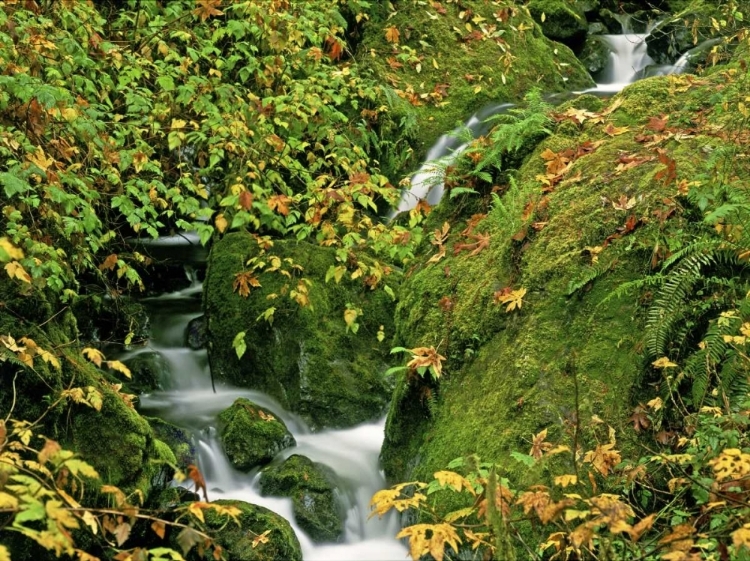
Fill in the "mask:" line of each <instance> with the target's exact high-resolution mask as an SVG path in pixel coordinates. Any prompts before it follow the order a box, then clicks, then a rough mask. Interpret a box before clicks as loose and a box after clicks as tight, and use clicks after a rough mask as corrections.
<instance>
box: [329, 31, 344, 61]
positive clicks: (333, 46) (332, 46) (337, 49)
mask: <svg viewBox="0 0 750 561" xmlns="http://www.w3.org/2000/svg"><path fill="white" fill-rule="evenodd" d="M326 43H327V44H328V56H329V57H330V58H331V60H339V59H340V58H341V54H342V53H343V51H344V48H343V46H342V45H341V42H340V41H339V40H338V39H337V38H336V37H334V36H332V35H329V36H328V37H326Z"/></svg>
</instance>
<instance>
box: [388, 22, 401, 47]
mask: <svg viewBox="0 0 750 561" xmlns="http://www.w3.org/2000/svg"><path fill="white" fill-rule="evenodd" d="M400 35H401V33H399V31H398V29H396V28H395V27H394V26H391V27H386V28H385V40H386V41H388V42H389V43H396V44H397V45H398V39H399V36H400Z"/></svg>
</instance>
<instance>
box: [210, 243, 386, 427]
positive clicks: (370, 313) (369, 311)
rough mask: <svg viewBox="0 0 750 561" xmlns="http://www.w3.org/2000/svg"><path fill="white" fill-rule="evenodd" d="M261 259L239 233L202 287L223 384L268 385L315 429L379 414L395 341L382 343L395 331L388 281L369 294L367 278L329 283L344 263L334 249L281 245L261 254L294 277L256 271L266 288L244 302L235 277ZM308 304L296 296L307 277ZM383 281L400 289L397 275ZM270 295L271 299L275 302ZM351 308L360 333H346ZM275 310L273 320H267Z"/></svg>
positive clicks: (215, 252)
mask: <svg viewBox="0 0 750 561" xmlns="http://www.w3.org/2000/svg"><path fill="white" fill-rule="evenodd" d="M258 255H259V248H258V244H257V242H256V241H255V240H254V239H253V237H252V236H250V235H248V234H243V233H235V234H230V235H228V236H225V237H224V238H223V239H222V240H221V241H219V242H217V243H216V244H215V245H214V247H213V249H212V251H211V256H210V260H209V268H208V275H207V279H206V284H205V307H206V317H207V321H208V340H209V344H208V353H209V360H210V363H211V369H212V372H213V375H214V378H215V379H216V380H217V381H225V382H228V383H230V384H233V385H235V386H240V387H245V388H252V389H257V390H261V391H264V392H266V393H268V394H270V395H272V396H273V397H275V398H276V399H278V400H279V401H280V402H281V404H282V405H283V406H284V407H285V408H286V409H288V410H291V411H293V412H295V413H299V414H300V415H302V417H304V418H305V419H306V420H307V421H308V422H309V423H310V425H311V426H312V427H313V428H314V429H319V428H322V427H348V426H353V425H356V424H359V423H362V422H365V421H368V420H372V419H375V418H377V417H379V416H381V415H382V414H383V412H384V410H385V407H386V405H387V403H388V399H389V397H390V392H391V386H390V381H389V380H387V379H386V378H385V376H384V372H385V371H386V370H387V369H388V365H389V362H388V361H389V355H388V351H389V346H388V344H387V343H385V342H379V341H378V338H377V333H378V331H379V330H380V327H381V326H383V330H384V332H385V333H386V336H390V335H392V333H393V308H394V303H393V300H392V298H391V297H390V296H388V294H387V293H386V292H385V290H383V288H382V287H380V288H378V289H376V290H370V289H369V288H368V287H367V286H365V285H364V283H363V282H362V279H359V280H356V281H351V280H348V277H349V276H350V275H351V272H346V273H345V275H344V277H345V278H343V279H341V281H340V282H338V283H337V282H335V281H334V280H333V279H331V280H330V282H326V281H325V279H326V274H327V272H328V271H329V269H330V268H331V267H335V266H337V265H339V263H338V262H337V261H336V258H335V250H333V249H331V248H324V247H319V246H316V245H312V244H309V243H303V242H299V243H298V242H294V241H276V242H275V243H274V246H273V248H270V249H269V250H268V253H267V254H266V255H264V256H263V259H264V261H266V262H268V261H269V259H271V257H272V256H275V257H278V258H279V259H281V262H282V263H285V267H288V268H290V269H291V265H289V262H288V261H285V260H287V259H290V260H291V262H292V263H294V264H295V266H296V267H301V269H302V270H301V271H300V270H299V269H296V268H295V269H294V270H293V273H294V274H295V275H296V278H288V277H287V276H285V275H283V274H281V273H280V272H278V271H271V272H266V273H259V274H258V275H257V279H258V282H259V283H260V285H261V286H260V287H256V288H253V289H252V290H251V292H250V294H249V296H248V297H247V298H243V297H242V296H240V295H239V294H238V293H236V292H235V291H234V288H233V281H234V279H235V275H237V274H238V273H241V272H243V271H244V270H245V269H244V268H243V265H244V263H246V262H247V260H248V259H249V258H251V257H253V256H258ZM302 277H303V278H304V279H307V280H309V281H310V282H309V285H308V284H304V287H305V289H306V290H307V291H308V292H307V297H308V298H309V304H310V305H308V306H306V307H301V306H300V305H299V304H298V303H297V302H296V301H294V300H292V299H291V298H290V297H289V294H290V290H295V289H296V287H297V286H298V284H299V283H300V282H302V283H305V281H302V280H301V278H302ZM381 282H382V283H383V284H387V285H390V286H391V287H393V288H395V287H397V286H398V282H399V277H398V275H397V274H395V273H394V274H391V275H389V276H386V277H384V278H383V280H382V281H381ZM270 298H273V300H271V299H270ZM347 306H349V307H352V308H356V309H359V310H361V312H362V313H361V314H360V315H359V316H358V318H357V323H358V324H359V330H358V331H357V333H354V332H352V331H351V330H347V325H346V322H345V321H344V312H345V311H346V309H347ZM271 307H274V310H275V311H274V314H273V318H271V321H272V322H273V323H271V322H270V321H266V320H264V319H263V318H262V317H261V316H262V315H263V314H264V313H265V312H266V311H267V310H268V309H269V308H271ZM242 331H244V332H245V337H244V342H245V344H246V347H247V350H246V351H245V353H244V355H243V356H242V359H238V358H237V354H236V352H235V349H234V347H233V341H234V340H235V337H236V336H237V334H238V333H239V332H242Z"/></svg>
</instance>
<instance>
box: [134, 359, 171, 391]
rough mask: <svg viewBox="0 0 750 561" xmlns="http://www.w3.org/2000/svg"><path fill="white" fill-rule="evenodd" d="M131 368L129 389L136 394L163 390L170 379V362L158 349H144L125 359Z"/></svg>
mask: <svg viewBox="0 0 750 561" xmlns="http://www.w3.org/2000/svg"><path fill="white" fill-rule="evenodd" d="M124 363H125V365H126V366H127V367H128V368H129V369H130V374H131V378H130V379H129V380H128V381H127V387H128V390H129V391H131V392H132V393H135V394H142V393H148V392H152V391H154V390H163V389H165V388H166V386H167V384H168V382H169V380H170V371H169V370H170V369H169V362H167V360H166V359H165V358H164V356H163V355H162V354H161V353H159V352H157V351H147V350H144V351H142V352H139V353H138V354H136V355H134V356H132V357H130V358H128V359H127V360H125V361H124Z"/></svg>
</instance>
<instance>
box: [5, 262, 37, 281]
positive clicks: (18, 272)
mask: <svg viewBox="0 0 750 561" xmlns="http://www.w3.org/2000/svg"><path fill="white" fill-rule="evenodd" d="M5 272H6V273H8V276H9V277H10V278H12V279H13V278H16V279H18V280H20V281H22V282H25V283H27V284H31V275H29V273H27V272H26V269H24V268H23V265H21V264H20V263H19V262H18V261H11V262H10V263H8V264H7V265H5Z"/></svg>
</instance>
